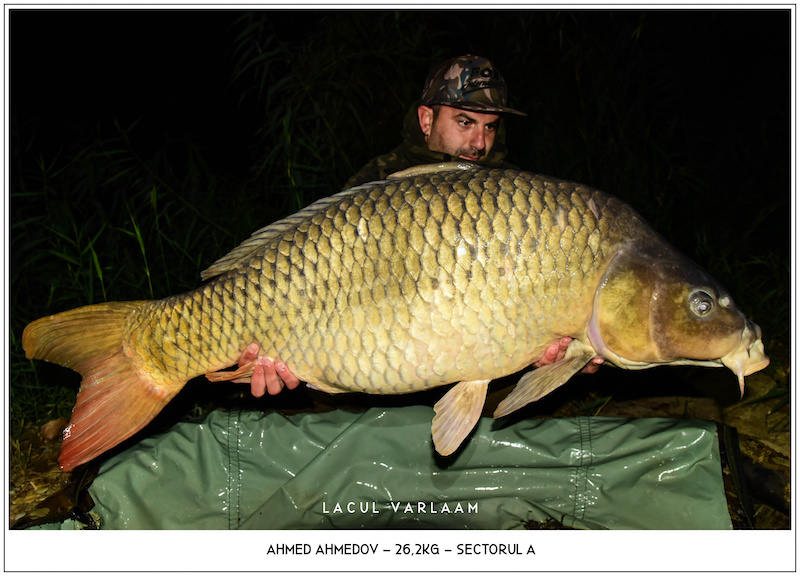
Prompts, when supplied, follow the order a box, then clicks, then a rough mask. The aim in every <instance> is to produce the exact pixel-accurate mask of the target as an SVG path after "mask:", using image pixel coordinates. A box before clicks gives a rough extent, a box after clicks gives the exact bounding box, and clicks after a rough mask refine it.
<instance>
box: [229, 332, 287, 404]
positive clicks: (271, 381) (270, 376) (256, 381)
mask: <svg viewBox="0 0 800 576" xmlns="http://www.w3.org/2000/svg"><path fill="white" fill-rule="evenodd" d="M260 353H261V346H259V345H258V343H257V342H252V343H251V344H249V345H248V346H247V348H245V349H244V352H242V355H241V356H240V357H239V362H238V364H239V366H245V365H247V364H251V363H252V364H253V373H252V374H250V375H249V376H242V377H240V378H237V379H235V380H233V382H238V383H241V384H246V383H248V382H249V383H250V393H251V394H252V395H253V396H255V397H256V398H261V397H262V396H263V395H264V393H265V392H268V393H269V394H270V396H274V395H276V394H278V393H279V392H280V391H281V390H283V387H284V386H286V387H287V388H288V389H289V390H294V389H295V388H297V385H298V384H300V380H298V379H297V376H295V375H294V374H293V373H292V371H291V370H289V368H288V367H287V366H286V364H284V363H283V362H281V361H280V360H276V361H275V362H273V361H271V360H270V359H269V358H267V357H266V356H259V354H260Z"/></svg>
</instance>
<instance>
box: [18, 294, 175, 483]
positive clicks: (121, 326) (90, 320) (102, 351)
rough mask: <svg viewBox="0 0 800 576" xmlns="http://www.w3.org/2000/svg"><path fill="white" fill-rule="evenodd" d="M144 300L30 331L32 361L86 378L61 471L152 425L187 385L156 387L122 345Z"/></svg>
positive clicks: (81, 311)
mask: <svg viewBox="0 0 800 576" xmlns="http://www.w3.org/2000/svg"><path fill="white" fill-rule="evenodd" d="M145 302H146V301H135V302H106V303H103V304H95V305H92V306H84V307H82V308H77V309H75V310H68V311H67V312H62V313H60V314H56V315H54V316H48V317H45V318H40V319H39V320H36V321H35V322H32V323H30V324H29V325H28V326H26V328H25V330H24V332H23V334H22V346H23V348H24V349H25V354H26V356H27V357H28V358H33V359H40V360H46V361H48V362H53V363H55V364H60V365H62V366H66V367H67V368H71V369H73V370H75V371H76V372H78V373H80V374H81V376H83V380H82V381H81V386H80V391H79V392H78V398H77V401H76V403H75V408H73V411H72V417H71V419H70V423H69V425H68V426H67V427H66V428H65V429H64V432H63V442H62V445H61V455H60V456H59V459H58V462H59V465H60V467H61V469H62V470H65V471H66V470H72V469H73V468H75V467H76V466H79V465H80V464H83V463H85V462H88V461H89V460H92V459H93V458H95V457H96V456H99V455H100V454H102V453H103V452H105V451H106V450H109V449H111V448H113V447H114V446H116V445H117V444H119V443H120V442H122V441H123V440H125V439H127V438H129V437H130V436H132V435H133V434H135V433H136V432H138V431H139V430H141V429H142V428H144V426H145V425H146V424H147V423H148V422H150V420H152V419H153V418H154V417H155V415H156V414H158V413H159V412H160V411H161V410H162V409H163V408H164V406H166V404H167V403H168V402H169V401H170V400H171V399H172V397H173V396H174V395H175V394H177V392H178V391H179V390H180V389H181V388H182V387H183V384H184V382H179V383H168V382H161V383H158V382H156V381H155V380H154V379H153V378H152V376H150V375H148V373H147V372H146V371H145V370H144V369H143V368H142V367H141V366H140V365H139V364H138V363H137V361H136V359H135V358H136V356H135V355H131V354H130V353H129V351H128V350H127V349H126V347H125V344H124V330H125V325H126V320H127V318H128V316H129V315H130V314H131V313H132V312H134V311H135V310H136V309H137V308H139V307H140V306H141V305H142V304H144V303H145Z"/></svg>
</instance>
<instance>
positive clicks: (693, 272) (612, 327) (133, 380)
mask: <svg viewBox="0 0 800 576" xmlns="http://www.w3.org/2000/svg"><path fill="white" fill-rule="evenodd" d="M215 276H216V278H215V279H214V280H213V281H211V282H209V283H207V284H205V285H204V286H202V287H200V288H198V289H197V290H194V291H192V292H187V293H186V294H181V295H178V296H170V297H168V298H165V299H163V300H149V301H135V302H108V303H104V304H96V305H92V306H86V307H82V308H78V309H75V310H70V311H67V312H62V313H60V314H56V315H54V316H49V317H46V318H42V319H39V320H37V321H35V322H33V323H31V324H30V325H29V326H27V327H26V329H25V331H24V334H23V339H22V343H23V346H24V348H25V352H26V354H27V355H28V357H29V358H40V359H44V360H47V361H50V362H55V363H58V364H61V365H63V366H67V367H70V368H72V369H74V370H76V371H78V372H80V373H81V375H82V376H83V381H82V383H81V387H80V391H79V393H78V398H77V402H76V405H75V408H74V410H73V413H72V419H71V421H70V424H69V425H68V426H67V428H66V429H65V431H64V441H63V445H62V449H61V455H60V458H59V463H60V464H61V467H62V468H63V469H64V470H69V469H72V468H74V467H75V466H77V465H79V464H81V463H83V462H86V461H88V460H90V459H92V458H94V457H96V456H97V455H99V454H101V453H102V452H104V451H105V450H108V449H110V448H112V447H113V446H115V445H116V444H118V443H119V442H121V441H123V440H125V439H126V438H128V437H129V436H131V435H132V434H134V433H135V432H137V431H138V430H140V429H141V428H142V427H143V426H145V425H146V424H147V423H148V422H149V421H150V420H151V419H152V418H153V417H154V416H155V415H156V414H157V413H158V412H159V411H160V410H161V409H162V408H164V406H165V405H166V404H167V403H168V402H169V401H170V399H171V398H172V397H173V396H175V394H177V393H178V391H179V390H180V389H181V388H182V387H183V386H184V384H185V383H186V381H187V380H189V379H191V378H194V377H196V376H199V375H202V374H207V373H210V372H214V371H219V370H221V369H223V368H225V367H227V366H230V365H232V364H234V363H235V362H236V361H237V359H238V358H239V356H240V353H241V352H242V351H243V350H244V348H245V347H246V346H247V345H248V344H249V343H250V342H258V343H260V344H261V345H262V346H263V348H264V350H265V353H266V355H267V356H269V357H270V358H282V359H285V360H286V361H287V365H288V366H289V368H290V369H291V370H292V371H293V372H294V373H295V374H296V375H297V376H298V377H299V378H300V379H301V380H303V381H305V382H307V383H309V384H310V385H313V386H314V387H316V388H318V389H320V390H323V391H325V392H329V393H339V392H366V393H369V394H403V393H406V392H413V391H417V390H422V389H426V388H432V387H435V386H442V385H445V384H452V383H454V382H457V384H456V385H455V386H454V387H453V388H452V389H451V390H449V391H448V392H447V394H445V395H444V396H443V397H442V399H441V400H440V401H439V402H438V403H437V404H436V406H435V407H434V408H435V412H436V415H435V417H434V420H433V426H432V434H433V439H434V444H435V447H436V449H437V450H438V451H439V452H440V453H442V454H450V453H452V452H453V451H455V450H456V449H457V448H458V446H459V445H460V444H461V443H462V441H463V440H464V438H465V437H466V436H467V435H468V434H469V432H470V431H471V430H472V428H473V426H474V425H475V423H476V422H477V420H478V418H479V416H480V413H481V410H482V408H483V404H484V400H485V397H486V391H487V387H488V384H489V381H490V380H492V379H495V378H499V377H501V376H505V375H508V374H512V373H514V372H517V371H520V370H522V369H523V368H525V367H526V366H529V365H530V364H531V363H533V362H534V361H536V360H537V359H538V358H539V357H541V356H542V354H543V352H544V350H545V349H546V348H547V346H548V345H550V344H552V343H553V342H554V341H556V340H557V339H559V338H560V337H563V336H570V337H572V338H573V340H572V342H571V343H570V345H569V348H568V349H567V352H566V357H565V358H564V359H563V360H562V361H559V362H556V363H553V364H551V365H549V366H546V367H544V368H540V369H537V370H534V371H532V372H528V373H527V374H525V375H524V376H523V377H522V378H521V380H520V381H519V383H518V384H517V386H516V387H515V388H514V390H513V391H512V392H511V393H510V394H509V395H508V396H507V397H506V398H505V399H504V400H503V402H502V403H501V404H500V405H499V406H498V408H497V412H496V413H495V416H496V417H499V416H502V415H505V414H508V413H510V412H512V411H514V410H516V409H518V408H520V407H522V406H524V405H525V404H527V403H529V402H533V401H535V400H538V399H539V398H541V397H542V396H544V395H545V394H547V393H549V392H550V391H552V390H553V389H555V388H556V387H557V386H559V385H561V384H563V383H564V382H566V381H567V380H568V379H569V378H570V377H571V376H572V375H573V374H575V373H576V372H578V371H579V370H581V369H582V367H583V366H584V365H585V364H586V363H587V362H588V361H589V360H590V359H591V358H593V357H595V356H601V357H603V358H605V360H606V361H607V362H610V363H611V364H614V365H616V366H619V367H621V368H629V369H639V368H647V367H651V366H656V365H663V364H696V365H702V366H722V365H724V366H727V367H728V368H730V369H731V370H732V371H733V372H734V373H736V375H737V376H738V378H739V385H740V387H741V390H742V393H744V377H745V376H746V375H748V374H751V373H753V372H755V371H757V370H761V369H762V368H764V367H765V366H767V364H768V363H769V360H768V358H767V357H766V356H765V354H764V346H763V344H762V342H761V329H760V328H759V327H758V326H757V325H756V324H753V323H752V322H750V321H749V320H748V319H747V318H746V317H745V316H744V314H742V312H741V311H740V310H739V309H738V308H737V307H736V306H735V305H734V303H733V300H732V299H731V297H730V296H729V295H728V293H727V292H726V291H725V290H724V289H723V288H722V287H721V286H720V285H719V284H718V283H717V282H716V281H715V280H714V279H712V278H711V277H710V276H709V275H708V274H706V273H705V272H703V271H702V270H701V269H700V268H699V267H697V266H696V265H695V264H693V263H692V262H691V261H690V260H689V259H687V258H686V257H684V256H682V255H680V254H679V253H678V252H676V251H675V250H674V249H673V248H672V247H670V246H669V245H668V244H667V243H666V242H665V241H664V240H663V239H662V238H661V237H660V236H658V235H657V234H656V233H655V232H654V231H653V230H652V229H651V228H650V227H649V226H648V225H647V224H646V223H645V222H644V221H643V219H642V218H641V217H640V216H639V215H638V214H637V213H636V212H635V211H634V210H633V209H632V208H631V207H630V206H628V205H627V204H625V203H623V202H621V201H620V200H618V199H616V198H614V197H612V196H609V195H606V194H604V193H602V192H600V191H598V190H594V189H592V188H590V187H588V186H584V185H581V184H575V183H572V182H566V181H563V180H558V179H555V178H549V177H546V176H541V175H537V174H533V173H531V172H521V171H515V170H500V169H485V168H481V167H477V166H474V165H461V164H446V165H440V166H426V167H418V168H414V169H410V170H406V171H404V172H402V173H399V174H397V175H395V177H394V178H391V179H389V180H384V181H379V182H372V183H369V184H365V185H362V186H359V187H356V188H352V189H350V190H347V191H344V192H341V193H339V194H336V195H334V196H331V197H329V198H325V199H323V200H320V201H318V202H315V203H314V204H311V205H310V206H308V207H307V208H305V209H303V210H301V211H300V212H298V213H296V214H294V215H292V216H289V217H288V218H286V219H284V220H280V221H278V222H275V223H274V224H272V225H270V226H267V227H265V228H263V229H261V230H259V231H257V232H256V233H254V234H253V235H252V236H251V237H250V238H249V239H248V240H246V241H245V242H244V243H242V244H241V245H240V246H239V247H237V248H236V249H234V250H233V251H232V252H230V253H229V254H228V255H227V256H225V257H223V258H222V259H220V260H219V261H217V262H216V263H215V264H214V265H212V266H211V267H210V268H209V269H208V270H206V271H205V272H204V273H203V279H204V280H207V279H209V278H213V277H215Z"/></svg>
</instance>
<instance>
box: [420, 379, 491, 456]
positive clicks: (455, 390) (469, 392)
mask: <svg viewBox="0 0 800 576" xmlns="http://www.w3.org/2000/svg"><path fill="white" fill-rule="evenodd" d="M489 382H491V380H465V381H464V382H459V383H458V384H456V385H455V386H453V387H452V388H451V389H450V390H449V391H448V392H447V394H445V395H444V396H442V397H441V398H440V399H439V401H438V402H437V403H436V404H435V405H434V407H433V410H434V412H436V415H435V416H434V417H433V423H432V426H431V434H432V435H433V445H434V446H435V447H436V451H437V452H438V453H439V454H441V455H442V456H449V455H450V454H452V453H453V452H455V451H456V450H457V449H458V447H459V446H461V443H462V442H463V441H464V438H466V437H467V435H468V434H469V433H470V432H472V429H473V428H475V424H477V423H478V419H479V418H480V417H481V411H482V410H483V404H484V402H485V401H486V391H487V390H488V389H489Z"/></svg>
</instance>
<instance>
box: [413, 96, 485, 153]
mask: <svg viewBox="0 0 800 576" xmlns="http://www.w3.org/2000/svg"><path fill="white" fill-rule="evenodd" d="M417 114H418V116H419V127H420V128H421V129H422V133H423V134H424V135H425V142H426V143H427V145H428V149H429V150H434V151H436V152H444V153H445V154H449V155H450V156H452V157H453V158H462V159H463V160H470V161H472V162H478V161H480V160H483V159H484V158H486V156H487V155H488V154H489V152H490V151H491V149H492V146H494V138H495V136H496V135H497V127H498V125H499V124H500V116H499V115H498V114H484V113H483V112H473V111H471V110H459V109H458V108H452V107H450V106H439V110H438V114H434V110H433V108H430V107H428V106H420V107H419V109H418V110H417Z"/></svg>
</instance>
